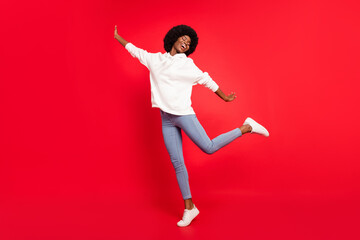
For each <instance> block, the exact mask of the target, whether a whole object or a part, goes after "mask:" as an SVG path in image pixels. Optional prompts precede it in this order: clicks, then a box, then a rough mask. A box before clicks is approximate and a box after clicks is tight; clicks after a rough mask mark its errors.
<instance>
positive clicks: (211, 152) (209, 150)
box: [201, 147, 216, 155]
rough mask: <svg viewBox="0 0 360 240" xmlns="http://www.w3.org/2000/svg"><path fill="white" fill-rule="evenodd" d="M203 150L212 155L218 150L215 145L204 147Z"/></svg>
mask: <svg viewBox="0 0 360 240" xmlns="http://www.w3.org/2000/svg"><path fill="white" fill-rule="evenodd" d="M201 150H202V151H203V152H204V153H206V154H208V155H211V154H213V153H214V152H216V149H214V148H213V147H208V148H203V149H201Z"/></svg>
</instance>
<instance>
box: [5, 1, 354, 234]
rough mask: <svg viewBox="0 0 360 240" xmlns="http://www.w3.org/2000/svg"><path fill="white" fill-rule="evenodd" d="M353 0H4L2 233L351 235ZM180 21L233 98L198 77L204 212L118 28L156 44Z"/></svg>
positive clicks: (198, 160) (197, 167)
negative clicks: (206, 144)
mask: <svg viewBox="0 0 360 240" xmlns="http://www.w3.org/2000/svg"><path fill="white" fill-rule="evenodd" d="M359 10H360V9H359V4H358V3H357V1H340V0H333V1H321V0H312V1H308V0H306V1H235V0H234V1H227V0H225V1H159V0H155V1H138V0H133V1H126V2H123V1H56V2H53V1H36V2H32V1H22V2H15V1H2V2H1V3H0V22H1V40H0V43H1V45H0V51H1V52H0V55H1V58H0V61H1V65H0V79H1V85H0V104H1V105H0V110H1V112H0V141H1V145H0V150H1V151H0V183H1V184H0V238H1V239H2V240H8V239H134V238H142V239H144V238H146V239H177V238H179V239H184V238H196V239H205V238H206V239H220V238H224V239H235V238H236V239H240V238H241V239H359V233H358V231H357V230H356V229H355V228H356V227H358V226H359V214H360V207H359V200H360V194H359V193H360V184H359V183H360V175H359V174H360V171H359V170H360V163H359V159H360V151H359V144H358V137H359V133H360V128H359V120H360V119H359V110H358V108H359V107H358V104H359V83H358V81H359V79H360V71H359V53H360V52H359V42H360V37H359V35H360V34H359V29H360V26H359V23H360V20H359V12H360V11H359ZM178 24H188V25H190V26H192V27H193V28H194V29H195V30H196V31H197V33H198V35H199V45H198V48H197V49H196V51H195V53H194V54H193V55H191V57H192V58H193V59H194V61H195V63H196V64H197V65H198V66H199V68H200V69H202V70H203V71H207V72H209V74H210V76H212V78H213V79H214V80H215V81H216V82H217V83H218V84H219V85H220V86H221V89H222V90H223V91H224V92H226V93H229V92H231V91H235V92H236V93H237V99H236V100H235V101H234V102H231V103H225V102H223V101H221V100H220V99H219V98H218V97H217V96H216V95H215V94H213V93H212V92H211V91H209V90H208V89H206V88H203V87H201V86H196V87H194V91H193V97H192V100H193V107H194V109H195V111H196V113H197V116H198V118H199V120H200V122H201V123H202V124H203V126H204V128H205V129H206V131H207V132H208V134H209V136H210V137H215V136H217V135H218V134H220V133H223V132H225V131H228V130H231V129H233V128H235V127H238V126H240V125H241V124H242V122H243V121H244V119H245V118H246V117H247V116H251V117H253V118H254V119H255V120H257V121H259V122H260V123H262V124H263V125H264V126H266V127H267V129H268V130H269V132H270V137H269V138H264V137H261V136H256V135H246V136H244V137H242V138H240V139H238V140H236V141H235V142H234V143H232V144H231V145H229V146H227V147H226V148H224V149H221V150H220V151H219V152H217V153H215V154H214V155H206V154H204V153H202V152H201V151H200V150H199V149H198V148H197V147H196V146H195V145H194V144H193V143H192V142H191V141H190V140H189V139H188V138H187V137H184V155H185V161H186V164H187V168H188V171H189V175H190V185H191V190H192V194H193V200H194V202H195V204H196V205H197V207H198V208H199V210H200V212H201V214H200V215H199V217H198V218H197V219H196V220H195V221H194V222H193V223H192V225H191V226H190V227H188V228H185V229H180V228H178V227H177V226H176V222H177V221H178V220H179V219H180V218H181V216H182V211H183V201H182V198H181V194H180V191H179V189H178V186H177V183H176V178H175V173H174V170H173V168H172V165H171V163H170V160H169V157H168V155H167V152H166V149H165V146H164V143H163V140H162V134H161V122H160V114H159V111H158V110H157V109H152V108H151V103H150V84H149V73H148V70H147V69H146V68H145V67H144V66H142V65H141V64H140V63H139V62H138V61H137V60H136V59H133V58H132V57H131V56H130V54H129V53H128V52H127V51H126V50H125V49H124V48H123V47H122V46H121V45H120V44H119V43H118V42H117V41H116V40H115V39H114V37H113V34H114V25H117V26H118V31H119V34H120V35H121V36H123V37H124V38H125V39H127V40H128V41H130V42H132V43H134V44H135V45H136V46H138V47H141V48H143V49H146V50H148V51H150V52H159V51H161V52H164V50H163V42H162V40H163V37H164V35H165V34H166V32H167V31H168V30H169V29H170V28H171V27H172V26H174V25H178Z"/></svg>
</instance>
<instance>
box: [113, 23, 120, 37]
mask: <svg viewBox="0 0 360 240" xmlns="http://www.w3.org/2000/svg"><path fill="white" fill-rule="evenodd" d="M116 36H119V34H118V31H117V26H116V25H115V31H114V38H116Z"/></svg>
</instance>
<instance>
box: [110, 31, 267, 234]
mask: <svg viewBox="0 0 360 240" xmlns="http://www.w3.org/2000/svg"><path fill="white" fill-rule="evenodd" d="M114 38H115V39H116V40H118V41H119V42H120V43H121V44H122V45H123V46H124V47H125V48H126V50H128V51H129V53H130V54H131V55H132V56H133V57H135V58H137V59H139V61H140V62H141V63H142V64H143V65H145V66H146V67H147V68H148V69H149V70H150V83H151V101H152V107H156V108H159V109H160V114H161V120H162V132H163V137H164V141H165V146H166V149H167V151H168V153H169V155H170V159H171V162H172V164H173V166H174V168H175V172H176V178H177V181H178V184H179V187H180V191H181V194H182V197H183V199H184V203H185V210H184V215H183V218H182V220H180V221H179V222H178V223H177V225H178V226H179V227H185V226H188V225H189V224H190V223H191V221H192V220H193V219H194V218H195V217H196V216H197V215H198V214H199V210H198V209H197V208H196V207H195V204H194V203H193V201H192V197H191V193H190V187H189V181H188V173H187V170H186V167H185V164H184V158H183V154H182V138H181V130H183V131H184V132H185V134H186V135H187V136H188V137H189V138H190V139H191V140H192V141H193V142H194V143H195V144H196V145H197V146H198V147H199V148H200V149H201V150H203V151H204V152H205V153H208V154H212V153H214V152H216V151H217V150H219V149H220V148H222V147H224V146H225V145H227V144H229V143H230V142H232V141H234V140H235V139H236V138H238V137H240V136H242V135H243V134H246V133H249V132H251V133H258V134H262V135H264V136H266V137H268V136H269V133H268V131H267V130H266V129H265V128H264V127H263V126H261V125H260V124H258V123H257V122H255V121H254V120H253V119H251V118H247V119H246V120H245V122H244V124H243V125H242V126H241V127H239V128H236V129H234V130H232V131H229V132H227V133H224V134H222V135H219V136H218V137H216V138H214V139H212V140H210V139H209V137H208V136H207V134H206V132H205V130H204V129H203V127H202V126H201V124H200V123H199V121H198V120H197V118H196V115H195V112H194V110H193V109H192V107H191V100H190V97H191V91H192V86H193V85H196V84H201V85H204V86H205V87H207V88H209V89H210V90H212V91H213V92H215V93H216V94H217V95H218V96H219V97H220V98H222V99H223V100H224V101H226V102H231V101H233V100H234V99H235V98H236V96H235V94H234V93H231V94H230V95H225V94H224V93H223V92H222V91H221V90H220V88H219V86H218V85H217V84H216V83H215V82H214V81H213V80H212V79H211V77H210V76H209V74H208V73H207V72H202V71H201V70H200V69H199V68H198V67H197V66H196V65H195V64H194V62H193V60H192V59H191V58H188V56H189V55H190V54H191V53H193V52H194V51H195V49H196V46H197V44H198V37H197V34H196V32H195V31H194V30H193V29H192V28H191V27H189V26H186V25H179V26H175V27H173V28H172V29H170V31H169V32H168V33H167V34H166V36H165V38H164V48H165V50H166V53H160V52H159V53H148V52H147V51H145V50H142V49H140V48H137V47H135V46H134V45H133V44H132V43H129V42H127V41H126V40H125V39H124V38H122V37H121V36H119V34H118V32H117V27H116V26H115V32H114Z"/></svg>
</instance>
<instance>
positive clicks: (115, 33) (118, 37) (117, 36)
mask: <svg viewBox="0 0 360 240" xmlns="http://www.w3.org/2000/svg"><path fill="white" fill-rule="evenodd" d="M114 38H115V39H116V40H118V41H119V43H121V45H123V46H124V47H125V46H126V44H128V41H126V40H125V39H123V38H122V37H121V36H120V35H119V34H118V32H117V27H116V25H115V31H114Z"/></svg>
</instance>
